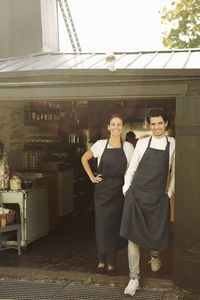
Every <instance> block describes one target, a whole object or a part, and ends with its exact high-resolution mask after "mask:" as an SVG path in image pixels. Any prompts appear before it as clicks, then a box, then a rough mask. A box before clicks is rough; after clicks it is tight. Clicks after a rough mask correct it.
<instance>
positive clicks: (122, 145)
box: [105, 137, 124, 149]
mask: <svg viewBox="0 0 200 300" xmlns="http://www.w3.org/2000/svg"><path fill="white" fill-rule="evenodd" d="M108 143H109V139H108V140H107V142H106V146H105V149H107V147H108ZM120 143H121V148H122V149H123V147H124V144H123V141H122V138H121V137H120Z"/></svg>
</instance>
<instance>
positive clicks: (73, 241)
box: [1, 98, 176, 279]
mask: <svg viewBox="0 0 200 300" xmlns="http://www.w3.org/2000/svg"><path fill="white" fill-rule="evenodd" d="M63 104H64V102H63ZM175 104H176V103H175V99H167V98H166V99H153V98H152V99H149V98H148V99H128V100H126V99H125V100H116V99H113V100H105V101H104V100H100V101H95V100H90V101H77V102H75V101H74V102H71V103H70V105H69V101H68V104H67V105H68V109H71V108H72V107H73V112H74V113H75V114H76V115H75V117H76V122H77V123H78V131H77V136H78V138H79V139H80V141H81V142H83V145H84V147H81V149H78V151H79V152H78V156H77V157H79V162H78V163H77V165H76V168H75V173H74V174H75V177H74V179H75V180H74V183H73V184H74V211H73V212H71V213H69V214H67V215H64V216H60V217H59V218H58V224H57V227H56V228H53V229H52V230H51V231H50V232H49V234H48V236H44V237H42V238H41V239H38V240H36V241H35V242H33V243H31V244H30V245H29V246H28V247H27V249H26V250H24V251H23V255H22V257H20V258H18V257H17V259H16V253H13V252H12V251H11V252H9V251H6V253H4V255H5V259H4V262H1V265H2V266H19V267H25V268H33V269H34V268H37V269H44V270H66V269H67V270H71V271H78V272H91V273H93V272H94V271H95V267H96V259H97V258H96V245H95V233H94V210H93V185H92V184H91V183H90V182H89V180H88V178H87V176H86V174H85V173H84V172H83V170H82V167H81V164H80V155H81V151H82V150H83V149H85V147H90V146H91V145H92V143H94V142H95V141H96V140H97V139H98V138H106V137H107V134H108V133H107V117H108V116H109V115H110V114H111V113H114V112H115V113H121V114H122V115H123V117H124V119H125V132H124V135H125V133H126V132H127V131H129V130H133V131H134V132H135V134H136V137H137V138H140V137H142V136H143V135H148V134H149V130H148V128H147V126H146V122H145V115H146V113H147V111H148V110H149V109H151V108H155V107H163V108H165V109H166V110H167V111H168V112H169V116H170V120H169V121H170V131H169V134H170V135H171V134H172V135H175V110H176V108H175ZM72 144H73V143H72ZM73 154H74V153H71V157H72V158H73V159H74V161H76V162H77V161H78V159H75V158H74V156H73ZM93 164H94V165H93V167H94V168H95V161H94V162H93ZM172 212H173V209H172ZM172 224H173V219H172ZM172 228H173V226H172ZM141 255H142V259H141V263H142V266H141V270H142V274H141V275H142V276H144V277H154V278H166V279H170V278H172V261H173V230H172V234H171V241H170V247H169V249H167V250H166V251H163V253H162V254H161V255H162V261H163V265H162V268H161V270H160V271H159V273H158V274H156V273H152V272H151V270H150V265H148V261H149V259H150V257H149V253H148V252H146V251H143V250H142V251H141ZM117 270H118V273H119V274H120V275H124V276H127V275H128V262H127V249H123V250H121V251H120V252H119V256H118V260H117Z"/></svg>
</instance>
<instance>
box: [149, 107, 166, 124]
mask: <svg viewBox="0 0 200 300" xmlns="http://www.w3.org/2000/svg"><path fill="white" fill-rule="evenodd" d="M152 117H162V118H163V120H164V122H167V121H168V116H167V113H166V112H165V111H164V110H163V109H152V110H150V111H149V112H148V114H147V122H148V124H150V118H152Z"/></svg>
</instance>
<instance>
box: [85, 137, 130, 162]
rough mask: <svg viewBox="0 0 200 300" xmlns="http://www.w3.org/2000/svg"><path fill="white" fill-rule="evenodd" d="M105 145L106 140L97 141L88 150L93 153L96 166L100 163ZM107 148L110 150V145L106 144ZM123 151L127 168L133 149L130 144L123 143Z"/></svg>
mask: <svg viewBox="0 0 200 300" xmlns="http://www.w3.org/2000/svg"><path fill="white" fill-rule="evenodd" d="M106 143H107V140H98V141H97V142H96V143H95V144H94V145H92V147H91V148H90V150H91V151H92V152H93V155H94V157H95V158H97V164H98V165H99V163H100V160H101V156H102V154H103V151H104V149H105V146H106ZM108 148H112V147H110V145H109V144H108ZM123 149H124V153H125V155H126V159H127V166H128V165H129V163H130V160H131V157H132V155H133V151H134V147H133V145H132V144H131V143H129V142H126V141H125V142H124V145H123Z"/></svg>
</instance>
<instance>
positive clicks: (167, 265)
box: [0, 214, 173, 280]
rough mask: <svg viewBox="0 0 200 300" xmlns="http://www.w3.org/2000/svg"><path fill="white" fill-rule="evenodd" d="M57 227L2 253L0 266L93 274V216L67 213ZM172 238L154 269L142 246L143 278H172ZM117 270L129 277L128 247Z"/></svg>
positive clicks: (122, 251) (121, 254) (94, 247)
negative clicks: (46, 234)
mask: <svg viewBox="0 0 200 300" xmlns="http://www.w3.org/2000/svg"><path fill="white" fill-rule="evenodd" d="M58 223H59V224H58V228H57V229H56V230H54V231H51V232H49V234H48V236H45V237H43V238H40V239H38V240H36V241H35V242H33V243H31V244H29V245H28V247H27V248H26V249H22V255H21V256H18V255H17V251H16V250H12V249H10V250H6V251H3V252H1V253H0V268H13V269H14V268H18V269H19V268H21V269H29V270H33V271H34V270H40V271H52V272H55V271H61V272H62V271H67V272H78V273H85V274H94V273H95V269H96V265H97V256H96V244H95V233H94V216H93V215H92V214H91V215H87V216H67V217H63V218H61V219H59V222H58ZM172 240H173V237H172V239H171V242H170V246H169V248H168V249H167V250H164V251H163V252H162V253H161V259H162V268H161V269H160V271H159V272H157V273H153V272H152V271H151V268H150V265H149V264H148V261H149V259H150V257H149V252H148V251H146V250H143V249H141V278H152V279H156V278H158V279H169V280H170V279H171V278H172V261H173V242H172ZM116 270H117V272H118V274H119V276H125V277H127V278H128V272H129V270H128V259H127V248H126V249H121V250H120V251H119V254H118V258H117V264H116ZM38 272H39V271H38Z"/></svg>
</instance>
